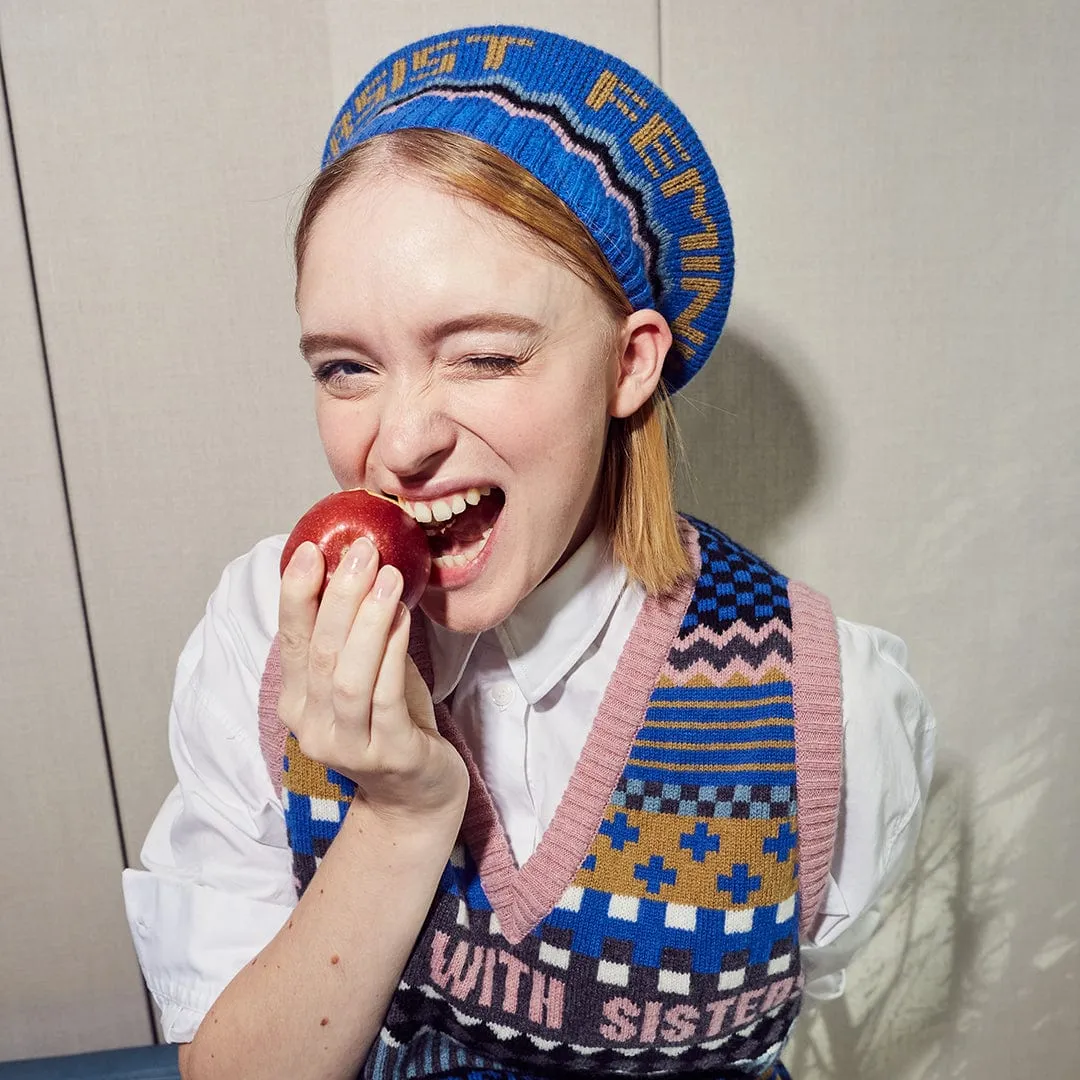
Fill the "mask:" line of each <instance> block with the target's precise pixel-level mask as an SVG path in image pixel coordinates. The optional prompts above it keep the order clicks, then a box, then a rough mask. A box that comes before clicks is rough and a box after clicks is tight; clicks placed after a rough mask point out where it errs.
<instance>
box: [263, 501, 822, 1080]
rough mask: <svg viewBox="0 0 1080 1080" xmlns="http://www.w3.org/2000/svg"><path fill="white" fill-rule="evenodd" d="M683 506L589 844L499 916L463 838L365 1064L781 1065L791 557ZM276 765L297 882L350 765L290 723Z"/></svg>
mask: <svg viewBox="0 0 1080 1080" xmlns="http://www.w3.org/2000/svg"><path fill="white" fill-rule="evenodd" d="M692 524H693V528H694V530H696V535H697V542H698V545H699V550H700V561H701V569H700V573H699V576H698V578H697V581H696V584H695V586H694V587H693V590H692V593H691V594H690V595H688V597H687V601H686V603H685V607H683V608H680V609H679V610H680V611H681V612H682V614H681V623H678V622H675V621H673V622H672V623H671V625H672V627H673V629H674V628H675V627H676V626H677V630H674V636H673V638H672V637H668V638H667V642H668V645H667V650H666V657H665V656H664V655H663V654H662V653H661V654H659V655H658V657H657V662H656V665H655V666H654V667H653V668H652V672H653V673H654V674H650V675H649V676H648V677H649V679H650V683H651V685H652V690H651V693H650V692H649V691H648V690H647V688H643V694H644V695H645V696H643V697H642V699H641V700H642V701H643V702H645V701H647V705H646V706H645V708H644V715H643V716H641V717H639V721H636V722H635V723H636V727H634V728H633V729H631V737H630V741H629V742H628V744H627V747H626V748H625V749H623V750H622V751H621V752H620V751H619V750H618V749H617V748H615V749H614V751H613V753H616V754H621V756H619V757H618V763H616V764H614V766H613V771H612V772H611V776H612V777H613V778H614V782H613V783H612V785H611V787H610V788H608V789H606V790H607V791H608V795H607V803H606V806H604V807H603V811H602V814H600V816H599V821H598V822H597V824H596V827H595V830H594V831H593V832H591V833H589V834H588V835H590V836H591V841H589V842H588V844H587V849H586V850H584V853H583V856H582V857H581V858H580V859H579V860H578V861H576V862H575V863H574V864H573V865H572V867H571V869H570V871H569V873H568V876H567V878H565V879H563V880H564V881H565V885H557V886H556V887H557V889H558V888H561V890H562V891H561V893H559V892H558V891H556V892H555V893H553V903H552V904H551V906H549V907H548V908H547V909H546V910H545V911H544V912H543V913H542V914H541V915H540V917H539V918H537V919H534V920H532V922H531V924H530V925H528V926H527V927H525V928H524V929H520V930H518V929H514V930H513V931H511V929H509V928H508V926H507V925H506V924H505V923H504V920H503V919H500V914H499V913H500V911H504V918H506V917H509V916H510V915H511V914H513V913H511V912H508V911H505V910H504V909H503V908H502V907H500V902H499V900H498V897H499V895H500V893H499V891H498V890H497V889H496V890H495V891H492V889H493V887H494V886H493V882H492V881H491V880H489V879H488V878H487V877H486V876H485V874H484V873H483V872H482V871H481V868H480V867H479V866H478V865H477V862H476V861H475V860H474V857H473V854H472V852H473V851H474V850H479V849H478V848H477V847H476V836H475V835H474V836H473V838H472V840H471V841H470V844H468V845H467V844H466V843H464V842H463V843H460V844H459V845H458V847H456V848H455V850H454V852H453V854H452V857H451V860H450V862H449V863H448V865H447V867H446V869H445V871H444V873H443V876H442V880H441V882H440V885H439V888H438V891H437V894H436V897H435V900H434V903H433V905H432V908H431V912H430V914H429V917H428V920H427V922H426V923H425V926H424V928H423V930H422V931H421V934H420V937H419V938H418V940H417V944H416V947H415V950H414V953H413V955H412V957H411V959H410V961H409V963H408V965H407V967H406V969H405V971H404V973H403V976H402V979H401V982H400V985H399V987H398V990H397V993H396V994H395V996H394V998H393V1000H392V1002H391V1005H390V1008H389V1011H388V1013H387V1016H386V1020H385V1025H384V1028H383V1031H382V1033H381V1036H380V1038H379V1040H378V1042H377V1043H376V1045H375V1046H374V1047H373V1049H372V1052H371V1054H370V1056H369V1059H368V1062H367V1065H366V1068H365V1073H364V1075H365V1076H366V1077H370V1078H372V1080H383V1078H389V1077H393V1078H399V1077H401V1078H404V1077H413V1076H417V1077H419V1076H434V1075H446V1076H466V1075H471V1074H470V1073H469V1070H474V1071H475V1070H479V1071H477V1072H476V1075H484V1073H483V1070H492V1071H493V1072H494V1074H497V1075H502V1076H510V1075H521V1076H523V1077H524V1075H525V1073H534V1074H537V1075H557V1076H565V1075H571V1074H577V1073H589V1072H594V1073H595V1072H597V1071H600V1072H603V1073H611V1074H619V1075H627V1076H634V1075H660V1074H667V1075H677V1076H680V1077H701V1078H705V1077H708V1078H711V1080H717V1078H731V1080H735V1078H743V1077H773V1076H776V1077H780V1076H782V1075H784V1074H783V1073H782V1072H780V1071H779V1070H780V1068H781V1066H780V1065H779V1054H780V1051H781V1049H782V1047H783V1045H784V1042H785V1040H786V1038H787V1034H788V1032H789V1030H790V1027H791V1025H792V1023H793V1021H794V1019H795V1017H796V1015H797V1013H798V1009H799V1004H800V998H801V985H802V978H801V975H800V969H799V915H800V896H799V829H798V785H797V780H796V742H795V729H794V691H793V684H792V665H793V661H792V656H793V653H794V652H795V651H796V650H797V649H798V642H796V641H793V635H792V629H791V627H792V618H791V608H790V604H789V597H788V588H787V580H786V579H785V578H784V577H783V575H781V574H779V573H777V572H776V571H775V570H773V569H772V568H771V567H769V566H768V565H766V564H765V563H764V562H762V561H761V560H760V559H757V558H756V557H755V556H753V555H751V554H750V553H749V552H747V551H746V550H745V549H743V548H741V547H739V546H738V545H737V544H735V543H733V542H732V541H731V540H729V539H728V538H727V537H725V536H724V535H723V534H721V533H719V532H717V531H716V530H714V529H712V528H711V527H709V526H707V525H704V524H703V523H701V522H693V523H692ZM418 662H419V661H418ZM425 662H426V661H425ZM637 677H638V679H639V681H640V675H638V676H637ZM440 723H451V722H450V721H448V719H447V718H446V717H445V716H444V717H443V718H442V719H441V720H440ZM447 730H448V737H449V729H447ZM466 753H467V751H466ZM619 763H621V764H619ZM470 767H472V766H470ZM282 782H283V798H284V800H285V806H286V820H287V825H288V830H289V838H290V844H291V845H292V848H293V851H294V865H295V869H296V873H297V879H298V887H299V889H300V890H301V891H302V890H303V888H305V887H306V885H307V884H308V882H310V880H311V877H312V875H313V873H314V871H315V868H316V867H317V865H318V861H319V860H320V858H321V857H322V855H323V854H324V853H325V851H326V848H327V846H328V845H329V844H330V842H331V841H332V839H333V836H334V835H335V834H336V831H337V827H338V825H339V823H340V820H341V818H342V817H343V816H344V813H345V810H346V808H347V806H348V800H349V798H350V797H351V795H352V784H351V783H350V782H349V781H348V780H346V779H345V778H344V777H341V776H340V775H337V774H335V773H334V772H333V771H332V770H327V769H326V768H325V767H323V766H320V765H318V764H316V763H315V762H311V761H310V760H309V759H306V758H304V756H303V755H302V754H301V753H300V751H299V748H298V746H297V745H296V743H295V741H294V740H292V739H291V737H290V738H289V741H288V742H287V744H286V762H285V769H284V771H283V774H282ZM478 784H482V782H480V781H478V778H477V776H476V775H474V786H476V785H478ZM597 805H598V806H600V805H601V804H599V803H598V804H597ZM491 827H492V828H497V827H498V825H497V822H495V821H494V820H492V825H491ZM480 839H481V841H482V839H483V837H482V836H481V837H480ZM574 867H576V869H574ZM492 897H496V901H495V902H493V900H492ZM515 919H516V916H515ZM510 1067H512V1068H513V1069H522V1070H525V1073H508V1072H502V1071H500V1070H504V1069H506V1068H510ZM455 1070H457V1071H455Z"/></svg>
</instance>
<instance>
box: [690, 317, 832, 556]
mask: <svg viewBox="0 0 1080 1080" xmlns="http://www.w3.org/2000/svg"><path fill="white" fill-rule="evenodd" d="M675 412H676V415H677V416H678V420H679V428H680V430H681V432H682V435H683V438H684V440H685V442H686V450H687V458H688V459H689V467H688V469H684V470H683V471H682V472H681V473H680V476H679V484H678V494H679V506H680V508H681V509H683V510H685V511H687V512H688V513H691V514H694V515H696V516H697V517H700V518H703V519H704V520H706V521H708V522H710V523H712V524H714V525H716V526H717V527H718V528H720V529H723V530H724V532H726V533H728V534H729V535H730V536H731V537H733V538H734V539H735V540H738V541H739V543H742V544H745V545H746V546H747V547H748V548H750V549H751V550H752V551H758V552H760V553H761V554H762V555H765V556H766V557H767V556H768V553H769V548H770V541H771V540H772V539H773V538H774V537H776V536H778V535H782V534H783V532H784V529H785V526H786V522H787V520H788V519H790V517H791V516H792V515H793V514H794V512H795V511H796V510H797V509H798V508H799V506H800V505H801V504H802V503H803V502H804V501H805V500H806V499H807V498H808V497H809V495H810V494H811V493H812V492H813V490H814V488H815V487H816V486H817V485H818V484H819V483H820V481H821V477H822V457H823V452H822V441H821V439H820V437H819V435H818V433H817V430H816V428H815V421H814V419H813V417H812V414H811V410H810V407H809V405H808V404H807V403H806V402H805V401H804V400H803V399H802V398H801V397H800V395H799V391H798V390H797V388H796V387H795V386H794V384H793V383H792V382H791V381H790V379H789V378H788V376H787V375H786V374H785V372H784V369H783V367H782V366H781V364H780V363H779V362H778V361H777V360H775V359H774V358H773V357H772V356H770V354H769V352H768V350H767V349H766V348H765V347H764V346H762V345H761V344H760V343H758V342H756V341H754V340H752V339H751V338H750V337H749V336H748V335H747V334H745V333H744V332H742V331H740V330H739V328H738V327H729V328H728V329H727V330H725V331H724V335H723V337H721V339H720V343H719V345H718V346H717V348H716V350H715V351H714V352H713V354H712V356H711V358H710V359H709V362H708V363H707V364H706V365H705V367H704V368H703V369H702V371H701V372H700V373H699V374H698V375H696V376H695V377H694V379H693V381H692V382H691V383H690V385H689V386H688V387H687V388H686V389H685V390H683V391H681V392H680V393H679V394H677V395H676V397H675Z"/></svg>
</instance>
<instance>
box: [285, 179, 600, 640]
mask: <svg viewBox="0 0 1080 1080" xmlns="http://www.w3.org/2000/svg"><path fill="white" fill-rule="evenodd" d="M297 307H298V310H299V314H300V323H301V332H302V347H303V351H304V355H305V358H306V359H307V361H308V362H309V364H310V366H311V369H312V372H313V374H314V375H315V378H316V386H317V388H316V415H317V418H318V424H319V433H320V436H321V438H322V442H323V446H324V448H325V450H326V456H327V459H328V460H329V462H330V467H331V469H332V470H333V472H334V476H335V477H336V478H337V481H338V483H339V484H340V485H341V486H342V487H343V488H352V487H365V488H369V489H371V490H374V491H380V492H384V493H387V494H392V495H396V496H399V497H400V498H402V499H403V500H405V502H406V504H407V508H411V512H412V513H413V516H414V517H416V518H417V519H418V520H420V521H421V522H422V523H426V525H427V531H428V532H429V535H430V534H432V533H435V532H437V533H438V536H437V537H436V538H435V539H433V540H432V551H433V554H435V555H437V556H438V557H437V558H436V560H435V568H434V570H433V573H432V578H431V584H430V585H429V587H428V590H427V592H426V593H425V595H424V598H423V600H422V601H421V606H422V608H423V610H424V611H425V612H426V613H427V614H428V615H429V616H430V617H431V618H433V619H435V620H437V621H438V622H440V623H443V624H444V625H446V626H448V627H450V628H451V629H454V630H459V631H478V630H482V629H486V628H488V627H491V626H494V625H496V624H497V623H499V622H501V621H502V620H503V619H505V618H506V616H507V615H509V614H510V612H511V611H513V609H514V607H515V606H516V605H517V604H518V602H519V601H520V600H521V599H522V598H523V597H524V596H526V595H527V594H528V593H529V592H530V591H531V590H532V589H533V588H535V587H536V585H538V584H539V583H540V582H541V581H543V580H544V578H545V577H547V576H548V574H550V573H551V571H552V570H553V569H554V568H555V567H556V566H557V565H558V564H559V562H560V560H562V559H563V558H565V557H566V556H567V555H569V554H570V553H571V552H572V551H573V549H574V548H575V547H576V546H577V545H578V544H579V543H580V542H581V540H582V539H583V538H584V537H585V536H586V535H587V534H588V532H589V530H590V529H591V527H592V524H593V520H594V517H595V503H596V491H597V482H598V477H599V471H600V463H601V457H602V454H603V449H604V444H605V439H606V433H607V426H608V417H609V405H610V402H611V399H612V395H613V392H614V389H615V385H616V381H617V376H618V368H619V364H618V360H617V351H616V349H615V348H614V344H615V341H616V337H615V335H614V330H615V327H614V324H613V320H612V317H611V315H610V314H609V313H608V311H607V309H606V308H605V306H604V304H603V302H602V301H601V300H600V298H599V297H598V296H597V295H596V293H595V292H594V291H593V290H592V289H591V288H590V287H589V286H588V285H586V284H585V283H584V282H583V281H582V280H581V279H580V278H578V277H577V276H576V275H574V274H573V273H572V272H571V271H570V270H568V269H566V267H564V266H562V265H561V264H560V263H559V262H557V261H556V260H555V259H553V258H552V257H551V256H550V255H547V254H545V253H543V252H541V251H540V250H539V249H538V247H537V245H536V243H535V241H532V240H531V239H530V238H529V236H528V234H527V233H526V232H525V230H523V229H522V228H521V227H520V226H517V225H516V224H514V223H513V222H510V221H508V220H506V219H504V218H502V217H500V216H498V215H496V214H494V213H492V212H491V211H489V210H487V209H485V208H483V207H481V206H479V205H477V204H475V203H472V202H469V201H467V200H463V199H460V198H456V197H454V196H453V195H450V194H448V193H446V192H445V191H442V190H440V189H439V188H437V187H436V186H434V185H431V184H428V183H425V182H421V181H415V180H406V179H393V180H388V179H386V178H380V179H377V180H371V181H366V182H364V183H363V184H354V185H353V186H351V187H350V188H348V189H346V190H344V191H342V192H340V193H339V194H337V195H336V196H335V197H334V198H333V199H331V200H330V202H329V203H327V205H326V206H325V207H324V208H323V209H322V211H321V212H320V214H319V216H318V217H317V219H316V221H315V224H314V225H313V227H312V229H311V232H310V234H309V238H308V245H307V249H306V253H305V257H304V264H303V273H302V275H301V278H300V283H299V289H298V296H297ZM488 491H490V494H484V493H485V492H488ZM478 498H479V501H477V500H478ZM448 515H449V517H448ZM447 517H448V520H446V521H444V522H440V520H439V519H441V518H447ZM440 553H442V554H440Z"/></svg>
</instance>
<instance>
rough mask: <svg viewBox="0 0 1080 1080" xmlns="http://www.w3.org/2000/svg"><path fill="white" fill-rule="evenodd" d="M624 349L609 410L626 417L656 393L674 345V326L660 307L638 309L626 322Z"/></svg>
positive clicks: (623, 331) (622, 348)
mask: <svg viewBox="0 0 1080 1080" xmlns="http://www.w3.org/2000/svg"><path fill="white" fill-rule="evenodd" d="M620 342H621V352H620V354H619V366H618V370H617V371H616V373H615V385H614V387H613V388H612V391H611V397H610V399H609V403H608V412H609V414H610V415H611V416H616V417H620V418H625V417H627V416H632V415H633V414H634V413H636V412H637V411H638V409H640V408H641V406H642V405H644V404H645V402H646V401H648V400H649V398H650V397H652V393H653V391H654V390H655V389H656V384H657V383H658V382H659V381H660V375H661V373H662V372H663V370H664V358H665V357H666V356H667V354H668V349H670V348H671V327H670V326H668V322H667V319H665V318H664V316H663V315H661V314H660V312H659V311H653V310H652V309H651V308H646V309H644V310H642V311H635V312H634V313H633V315H630V316H629V317H628V318H627V319H626V320H625V322H624V323H623V329H622V334H621V336H620Z"/></svg>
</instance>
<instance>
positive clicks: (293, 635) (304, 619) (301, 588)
mask: <svg viewBox="0 0 1080 1080" xmlns="http://www.w3.org/2000/svg"><path fill="white" fill-rule="evenodd" d="M325 572H326V564H325V563H324V562H323V557H322V552H321V551H320V550H319V549H318V547H316V545H315V544H313V543H311V542H310V541H305V542H304V543H303V544H301V545H300V546H299V547H298V548H297V549H296V551H295V552H294V553H293V557H292V559H291V560H290V562H289V565H288V566H287V567H286V568H285V573H284V574H283V575H282V578H281V598H280V600H279V602H278V645H279V647H280V649H281V676H282V701H281V702H280V703H279V711H280V712H281V713H282V719H285V717H286V716H288V715H291V714H292V713H293V712H295V711H296V707H297V705H299V707H301V708H302V707H303V694H304V690H305V687H306V685H307V667H308V643H309V642H310V641H311V632H312V630H313V629H314V626H315V617H316V613H317V612H318V610H319V588H320V586H321V585H322V583H323V576H324V574H325ZM297 695H299V702H294V701H291V700H290V699H291V698H295V697H297ZM286 722H288V721H286Z"/></svg>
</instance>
